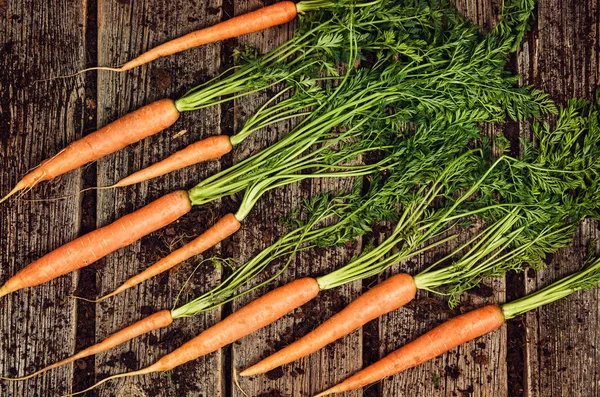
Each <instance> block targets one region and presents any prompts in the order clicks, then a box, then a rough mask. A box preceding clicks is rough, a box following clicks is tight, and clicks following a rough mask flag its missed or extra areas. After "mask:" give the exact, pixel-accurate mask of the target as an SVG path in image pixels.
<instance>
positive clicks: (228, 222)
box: [97, 214, 241, 302]
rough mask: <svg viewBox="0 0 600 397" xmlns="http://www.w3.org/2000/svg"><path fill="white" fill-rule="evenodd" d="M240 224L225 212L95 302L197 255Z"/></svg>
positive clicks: (225, 236) (236, 229) (237, 228)
mask: <svg viewBox="0 0 600 397" xmlns="http://www.w3.org/2000/svg"><path fill="white" fill-rule="evenodd" d="M240 226H241V224H240V222H239V221H238V220H237V218H236V217H235V215H233V214H227V215H225V216H223V217H222V218H221V219H220V220H219V221H218V222H217V223H215V224H214V225H213V226H212V227H211V228H210V229H208V230H207V231H205V232H204V233H202V234H201V235H200V236H199V237H196V238H195V239H194V240H192V241H190V242H189V243H187V244H186V245H184V246H183V247H181V248H179V249H177V250H175V251H173V252H171V253H170V254H169V255H167V256H165V257H164V258H162V259H161V260H159V261H158V262H156V263H155V264H153V265H152V266H150V267H148V268H147V269H146V270H144V271H143V272H141V273H139V274H137V275H135V276H133V277H131V278H130V279H128V280H127V281H125V283H123V284H122V285H121V286H119V288H117V289H116V290H114V291H113V292H111V293H109V294H107V295H104V296H102V297H100V298H98V299H97V302H101V301H103V300H105V299H107V298H109V297H111V296H114V295H117V294H119V293H120V292H123V291H125V290H127V289H129V288H131V287H134V286H136V285H138V284H140V283H142V282H144V281H146V280H148V279H150V278H152V277H154V276H156V275H158V274H160V273H162V272H165V271H167V270H169V269H171V268H173V267H174V266H176V265H178V264H179V263H181V262H183V261H185V260H187V259H189V258H191V257H192V256H195V255H198V254H200V253H202V252H204V251H206V250H207V249H209V248H211V247H213V246H214V245H215V244H217V243H219V242H220V241H222V240H224V239H225V238H227V237H229V236H231V235H232V234H233V233H235V232H236V231H238V230H239V228H240Z"/></svg>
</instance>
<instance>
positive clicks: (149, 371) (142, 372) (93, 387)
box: [62, 365, 160, 397]
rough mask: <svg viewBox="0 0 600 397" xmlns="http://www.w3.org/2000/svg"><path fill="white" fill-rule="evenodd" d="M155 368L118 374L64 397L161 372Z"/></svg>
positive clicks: (150, 367)
mask: <svg viewBox="0 0 600 397" xmlns="http://www.w3.org/2000/svg"><path fill="white" fill-rule="evenodd" d="M152 367H153V366H152V365H151V366H149V367H146V368H142V369H140V370H138V371H133V372H126V373H124V374H118V375H113V376H109V377H108V378H105V379H102V380H101V381H98V382H96V383H95V384H93V385H92V386H90V387H88V388H87V389H85V390H81V391H76V392H73V393H68V394H64V395H63V396H62V397H71V396H77V395H79V394H83V393H87V392H88V391H91V390H94V389H95V388H97V387H98V386H100V385H102V384H104V383H106V382H108V381H111V380H115V379H119V378H128V377H130V376H137V375H145V374H149V373H152V372H159V371H160V370H155V369H153V368H152Z"/></svg>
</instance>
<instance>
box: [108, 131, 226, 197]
mask: <svg viewBox="0 0 600 397" xmlns="http://www.w3.org/2000/svg"><path fill="white" fill-rule="evenodd" d="M232 147H233V146H231V142H230V141H229V137H228V136H227V135H218V136H212V137H210V138H206V139H203V140H201V141H198V142H195V143H192V144H191V145H189V146H187V147H186V148H184V149H182V150H180V151H178V152H175V153H173V154H172V155H170V156H169V157H167V158H166V159H164V160H162V161H159V162H158V163H155V164H152V165H151V166H149V167H146V168H144V169H142V170H140V171H137V172H134V173H133V174H131V175H129V176H128V177H125V178H123V179H121V180H120V181H119V182H117V183H116V184H115V185H114V187H122V186H129V185H132V184H134V183H139V182H142V181H147V180H148V179H152V178H156V177H158V176H161V175H165V174H168V173H169V172H172V171H175V170H179V169H181V168H184V167H187V166H190V165H193V164H197V163H201V162H203V161H206V160H211V159H216V158H217V157H221V156H222V155H224V154H226V153H229V152H230V151H231V149H232Z"/></svg>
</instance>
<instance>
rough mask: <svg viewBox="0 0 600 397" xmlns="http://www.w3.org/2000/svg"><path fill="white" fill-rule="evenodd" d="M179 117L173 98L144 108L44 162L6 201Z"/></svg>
mask: <svg viewBox="0 0 600 397" xmlns="http://www.w3.org/2000/svg"><path fill="white" fill-rule="evenodd" d="M178 118H179V110H177V107H176V106H175V102H173V101H172V100H171V99H161V100H159V101H156V102H153V103H151V104H149V105H146V106H143V107H141V108H139V109H138V110H135V111H133V112H131V113H129V114H127V115H125V116H123V117H121V118H120V119H118V120H115V121H113V122H112V123H110V124H108V125H107V126H105V127H103V128H101V129H99V130H98V131H96V132H93V133H91V134H89V135H86V136H84V137H83V138H81V139H79V140H77V141H75V142H73V143H71V144H70V145H69V146H67V147H66V148H65V149H63V150H61V151H60V152H59V153H58V154H56V155H55V156H54V157H51V158H50V159H48V160H46V161H44V162H43V163H41V164H40V165H39V167H37V168H35V169H33V170H32V171H31V172H29V173H28V174H27V175H25V176H24V177H23V179H21V181H19V182H18V183H17V185H16V186H15V188H14V189H13V190H12V191H11V192H10V193H9V195H8V196H5V197H4V198H3V200H6V199H7V198H8V197H10V195H13V194H14V193H16V192H18V191H20V190H23V189H27V188H29V189H30V188H32V187H34V186H35V185H37V184H38V183H40V182H42V181H47V180H50V179H52V178H55V177H57V176H59V175H62V174H64V173H66V172H69V171H71V170H74V169H76V168H79V167H81V166H82V165H84V164H86V163H89V162H91V161H94V160H97V159H99V158H101V157H104V156H106V155H107V154H110V153H114V152H116V151H117V150H119V149H122V148H124V147H125V146H127V145H130V144H132V143H134V142H137V141H139V140H141V139H143V138H146V137H148V136H150V135H154V134H156V133H158V132H160V131H162V130H164V129H165V128H167V127H169V126H171V125H172V124H173V123H175V121H177V119H178Z"/></svg>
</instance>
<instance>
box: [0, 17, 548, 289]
mask: <svg viewBox="0 0 600 397" xmlns="http://www.w3.org/2000/svg"><path fill="white" fill-rule="evenodd" d="M395 9H396V10H397V11H398V12H401V10H403V9H402V8H398V7H396V8H395ZM442 10H443V9H442ZM443 11H445V12H446V13H447V14H450V11H449V10H448V9H446V10H443ZM378 15H379V14H378ZM386 15H387V14H386ZM441 15H442V16H444V15H446V14H444V13H443V12H442V13H441ZM392 16H393V15H391V16H390V18H391V17H392ZM442 16H438V17H439V18H440V19H441V20H440V21H438V22H439V23H442V21H443V23H444V24H445V25H443V27H444V28H446V29H447V30H445V31H444V35H443V36H442V37H435V40H434V43H431V45H430V47H429V48H426V49H425V52H424V55H423V56H422V57H419V59H422V60H423V62H420V61H418V60H408V61H407V62H406V63H402V62H397V61H396V60H395V58H394V57H393V56H392V57H389V56H388V57H385V55H386V54H383V55H382V57H380V58H379V59H378V60H377V62H376V63H375V65H373V66H372V67H371V69H369V70H366V69H360V70H358V71H353V70H348V72H347V74H346V75H345V76H344V78H343V79H342V81H341V83H340V84H339V85H338V86H335V87H331V88H327V87H325V88H323V90H324V92H325V96H326V97H327V98H328V101H327V102H326V103H324V104H322V105H321V106H320V107H319V108H318V109H316V110H315V111H313V112H311V114H310V116H309V117H307V118H306V119H304V120H303V121H302V122H301V123H300V124H299V125H298V126H297V127H296V128H294V130H292V131H291V132H290V133H289V134H288V135H287V136H285V137H284V138H283V139H281V140H280V141H278V142H277V143H275V144H274V145H272V146H271V147H269V148H267V149H265V150H263V151H261V152H259V153H257V154H255V155H254V156H251V157H250V158H247V159H246V160H244V161H242V162H240V163H237V164H236V165H234V166H232V167H230V168H228V169H226V170H224V171H222V172H220V173H218V174H216V175H214V176H212V177H209V178H207V179H205V180H204V181H202V182H200V183H199V184H198V185H196V186H195V187H194V188H192V189H191V190H190V191H189V199H190V201H191V203H192V205H202V204H206V203H209V202H211V201H213V200H215V199H218V198H221V197H224V196H227V195H231V194H235V193H238V192H240V191H243V190H247V191H246V194H245V196H244V199H243V201H242V204H241V206H240V209H239V211H238V212H237V213H236V218H237V219H238V221H241V220H243V219H244V218H245V217H246V216H247V215H248V212H249V211H250V210H251V208H252V207H253V206H254V205H255V203H256V201H257V200H258V199H259V198H260V196H261V195H262V194H264V193H265V192H266V191H268V190H271V189H273V188H276V187H278V186H283V185H285V184H288V183H293V182H297V181H299V180H301V179H303V178H313V177H340V176H361V175H366V174H369V173H372V172H375V171H376V170H377V169H378V168H381V167H383V166H384V165H385V166H386V167H389V166H391V165H392V164H393V161H392V162H391V163H386V160H382V162H380V163H378V164H377V163H376V164H371V165H363V166H358V165H357V166H346V165H344V164H346V163H347V162H348V160H350V159H353V158H356V157H357V156H359V155H361V154H364V153H367V152H368V151H376V150H380V149H382V150H387V149H391V146H390V145H387V144H386V143H385V142H382V143H379V142H375V141H372V142H370V141H369V140H370V139H373V135H369V133H370V132H369V131H366V134H365V133H363V132H362V131H363V130H361V125H362V124H364V123H371V122H372V121H373V120H376V119H378V118H380V119H384V120H388V122H389V123H391V124H392V125H393V124H398V123H407V122H418V121H419V120H420V119H421V118H423V117H426V116H425V115H431V114H436V115H438V117H439V118H440V119H445V120H448V119H452V118H453V117H454V114H455V112H461V117H470V121H474V122H476V121H500V120H504V119H505V117H506V116H505V114H507V115H508V116H509V117H510V118H514V119H520V118H523V117H527V116H530V115H536V114H540V113H545V112H550V111H553V110H554V106H553V104H552V102H551V101H550V100H549V99H548V97H547V95H545V94H543V93H541V92H539V91H537V90H534V89H529V88H515V87H513V84H514V82H515V78H514V77H513V76H508V75H507V74H506V73H505V72H504V70H503V69H502V66H503V65H504V62H505V58H506V55H507V53H508V51H509V46H508V44H510V43H511V42H510V40H500V41H499V39H498V37H497V36H494V35H490V36H487V37H484V38H482V37H480V36H479V34H478V33H477V29H476V27H471V26H469V25H468V24H467V23H466V22H464V20H463V18H461V17H458V16H457V14H454V17H453V18H443V17H442ZM367 17H370V14H367V16H363V18H365V19H366V18H367ZM404 18H407V19H408V20H411V22H414V21H412V18H409V17H402V15H400V18H399V19H400V20H401V21H404ZM353 20H354V19H351V21H353ZM392 21H394V20H393V19H392ZM371 22H372V21H371ZM394 22H395V21H394ZM363 23H364V24H365V25H369V23H370V20H366V21H363ZM350 25H351V26H352V24H350ZM411 26H412V24H411ZM440 28H441V27H440V26H437V25H435V26H434V27H433V28H432V29H433V30H436V29H440ZM344 29H347V28H346V26H344ZM415 34H416V33H415ZM354 37H355V35H354V31H353V30H350V32H349V41H350V43H352V45H351V46H350V47H349V48H350V50H351V51H350V55H349V56H350V59H351V60H352V59H354V57H356V56H357V54H356V48H357V47H356V46H357V43H358V42H359V41H358V39H356V40H355V39H354ZM408 37H411V36H410V35H409V36H408ZM362 39H364V37H363V38H361V40H362ZM442 39H444V40H446V41H441V40H442ZM410 44H411V45H413V46H422V45H423V40H421V39H418V40H414V41H413V42H410ZM369 45H374V46H376V47H377V46H383V45H381V44H378V43H377V42H375V43H370V44H369ZM366 46H367V47H368V45H366ZM402 48H403V49H406V48H407V47H406V43H404V46H403V47H402ZM415 51H417V50H416V49H415ZM421 51H423V50H421ZM349 63H350V64H353V62H349ZM234 83H235V82H234ZM211 86H212V85H211ZM189 97H190V98H192V97H194V98H196V99H197V100H198V101H200V100H202V97H200V96H197V92H196V91H194V92H192V93H191V94H189ZM194 106H195V105H194ZM199 106H201V105H199ZM464 109H469V110H468V111H467V110H464ZM391 111H392V115H391V116H390V115H389V114H390V112H391ZM334 127H335V129H334ZM379 135H380V136H381V134H379ZM348 139H350V140H358V143H348V142H346V141H347V140H348ZM357 145H358V146H357ZM360 145H367V146H366V147H365V146H363V147H362V148H361V147H360ZM315 146H316V147H317V148H318V149H315V150H313V151H312V152H310V153H308V154H306V155H303V154H304V153H305V152H306V151H308V150H309V149H311V148H314V147H315ZM337 146H339V147H340V149H338V148H337ZM392 146H393V145H392ZM341 149H344V150H341ZM340 167H341V168H340ZM336 168H337V169H339V171H331V170H335V169H336ZM308 170H313V171H312V174H307V173H306V172H308ZM302 173H304V174H302ZM132 227H135V225H132ZM133 234H134V235H136V236H137V235H138V234H137V233H133ZM87 238H88V237H87V236H83V237H81V238H80V239H78V240H77V241H78V242H81V241H85V240H86V239H87ZM198 246H205V245H204V244H198ZM87 248H88V249H89V250H90V251H93V250H94V249H95V248H96V247H94V246H90V247H87ZM112 248H114V247H112ZM113 250H114V249H113ZM102 252H103V254H104V255H106V254H107V253H109V252H111V251H110V250H103V251H102ZM198 253H200V252H196V254H198ZM189 254H190V251H188V253H187V254H186V255H189ZM49 255H50V257H56V255H51V254H49ZM177 255H179V254H177ZM99 258H100V256H97V257H94V258H93V259H94V260H97V259H99ZM58 259H60V256H58ZM90 263H91V262H89V261H88V258H85V261H82V262H80V263H77V264H75V266H71V267H70V268H69V269H75V268H79V267H81V266H86V265H89V264H90ZM171 265H173V262H170V266H171ZM46 266H49V267H50V268H52V267H54V266H55V265H54V264H53V263H48V264H46ZM38 269H39V270H41V271H44V268H39V267H38ZM23 271H24V272H30V271H31V270H28V269H27V268H26V269H24V270H23ZM46 279H47V278H46ZM8 283H10V284H12V283H13V280H9V282H8ZM19 285H27V284H19V283H15V285H14V287H11V288H10V289H9V288H6V289H5V291H6V292H10V291H14V290H16V289H15V288H17V287H18V286H19Z"/></svg>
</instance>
